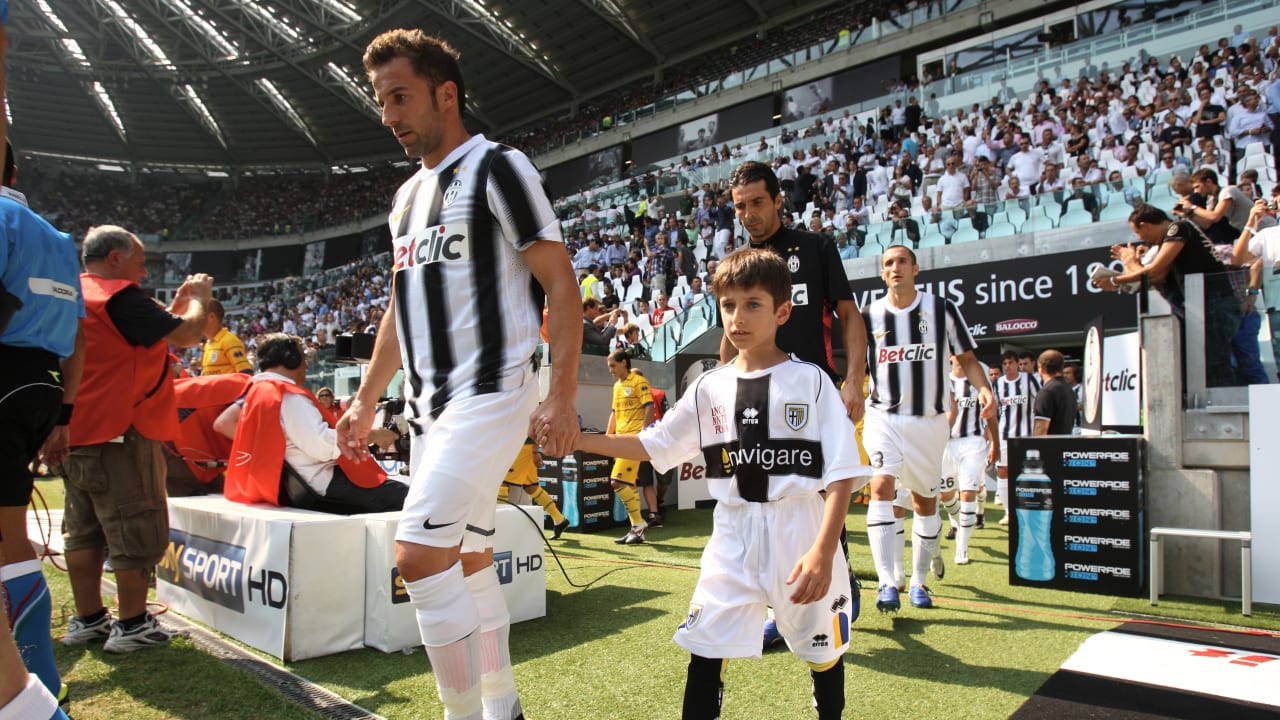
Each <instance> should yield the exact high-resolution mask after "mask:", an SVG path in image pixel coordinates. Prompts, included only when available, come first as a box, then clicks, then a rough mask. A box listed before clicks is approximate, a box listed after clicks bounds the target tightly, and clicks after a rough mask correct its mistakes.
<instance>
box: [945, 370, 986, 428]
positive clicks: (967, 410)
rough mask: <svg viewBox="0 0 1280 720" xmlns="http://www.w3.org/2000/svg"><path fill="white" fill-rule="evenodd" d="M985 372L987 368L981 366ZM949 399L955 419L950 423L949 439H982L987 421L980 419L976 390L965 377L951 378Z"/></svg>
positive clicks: (980, 410) (980, 412)
mask: <svg viewBox="0 0 1280 720" xmlns="http://www.w3.org/2000/svg"><path fill="white" fill-rule="evenodd" d="M982 372H983V373H986V372H987V366H986V365H983V366H982ZM951 397H952V398H953V402H954V403H955V407H956V417H955V420H953V421H952V423H951V437H953V438H965V437H983V433H984V432H985V431H986V429H987V421H986V420H983V419H982V403H980V402H979V401H978V388H976V387H974V386H973V383H971V382H969V378H967V377H956V376H955V375H952V376H951Z"/></svg>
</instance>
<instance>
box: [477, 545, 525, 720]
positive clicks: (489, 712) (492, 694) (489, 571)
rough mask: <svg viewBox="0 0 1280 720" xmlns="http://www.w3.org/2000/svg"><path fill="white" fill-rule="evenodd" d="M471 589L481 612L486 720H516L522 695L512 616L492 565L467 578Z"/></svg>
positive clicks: (483, 699)
mask: <svg viewBox="0 0 1280 720" xmlns="http://www.w3.org/2000/svg"><path fill="white" fill-rule="evenodd" d="M467 587H468V589H470V590H471V595H472V596H473V597H474V598H475V599H476V607H477V608H479V610H480V694H481V699H482V704H483V705H484V720H515V718H517V717H519V716H520V713H521V710H520V696H519V694H518V693H517V692H516V678H515V674H514V673H513V671H512V669H511V650H510V647H509V645H508V640H509V637H510V635H511V613H509V612H508V611H507V602H506V599H505V598H504V597H503V595H502V588H501V586H500V585H499V583H498V574H497V571H496V570H494V568H493V566H492V565H490V566H489V567H488V568H485V569H484V570H481V571H480V572H478V573H476V574H474V575H469V576H467Z"/></svg>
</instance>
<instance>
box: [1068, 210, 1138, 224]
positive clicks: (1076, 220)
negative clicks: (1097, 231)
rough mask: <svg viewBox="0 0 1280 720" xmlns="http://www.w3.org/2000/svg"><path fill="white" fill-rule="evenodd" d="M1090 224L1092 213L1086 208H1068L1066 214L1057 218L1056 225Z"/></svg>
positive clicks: (1091, 222)
mask: <svg viewBox="0 0 1280 720" xmlns="http://www.w3.org/2000/svg"><path fill="white" fill-rule="evenodd" d="M1126 217H1127V215H1126ZM1092 224H1093V214H1092V213H1090V212H1089V211H1087V210H1068V211H1067V212H1066V214H1064V215H1063V216H1062V217H1061V218H1058V227H1076V226H1079V225H1092Z"/></svg>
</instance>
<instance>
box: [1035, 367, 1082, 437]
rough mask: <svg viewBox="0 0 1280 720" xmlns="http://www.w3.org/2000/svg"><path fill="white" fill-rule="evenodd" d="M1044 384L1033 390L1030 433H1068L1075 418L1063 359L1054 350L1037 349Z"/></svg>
mask: <svg viewBox="0 0 1280 720" xmlns="http://www.w3.org/2000/svg"><path fill="white" fill-rule="evenodd" d="M1038 364H1039V366H1040V378H1041V379H1042V380H1043V381H1044V386H1043V387H1041V388H1040V391H1039V392H1037V393H1036V402H1035V427H1034V428H1033V429H1032V434H1033V435H1070V434H1071V429H1072V428H1073V427H1074V426H1075V420H1076V393H1075V390H1073V389H1072V388H1071V384H1070V383H1068V382H1067V380H1066V378H1064V377H1063V366H1064V365H1065V361H1064V359H1063V357H1062V353H1060V352H1058V351H1057V350H1045V351H1044V352H1042V353H1040V359H1039V362H1038Z"/></svg>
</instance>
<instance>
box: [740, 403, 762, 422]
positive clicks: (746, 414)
mask: <svg viewBox="0 0 1280 720" xmlns="http://www.w3.org/2000/svg"><path fill="white" fill-rule="evenodd" d="M759 418H760V411H759V410H757V409H755V408H753V407H749V408H747V409H746V410H743V411H742V424H743V425H759V424H760V419H759Z"/></svg>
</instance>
